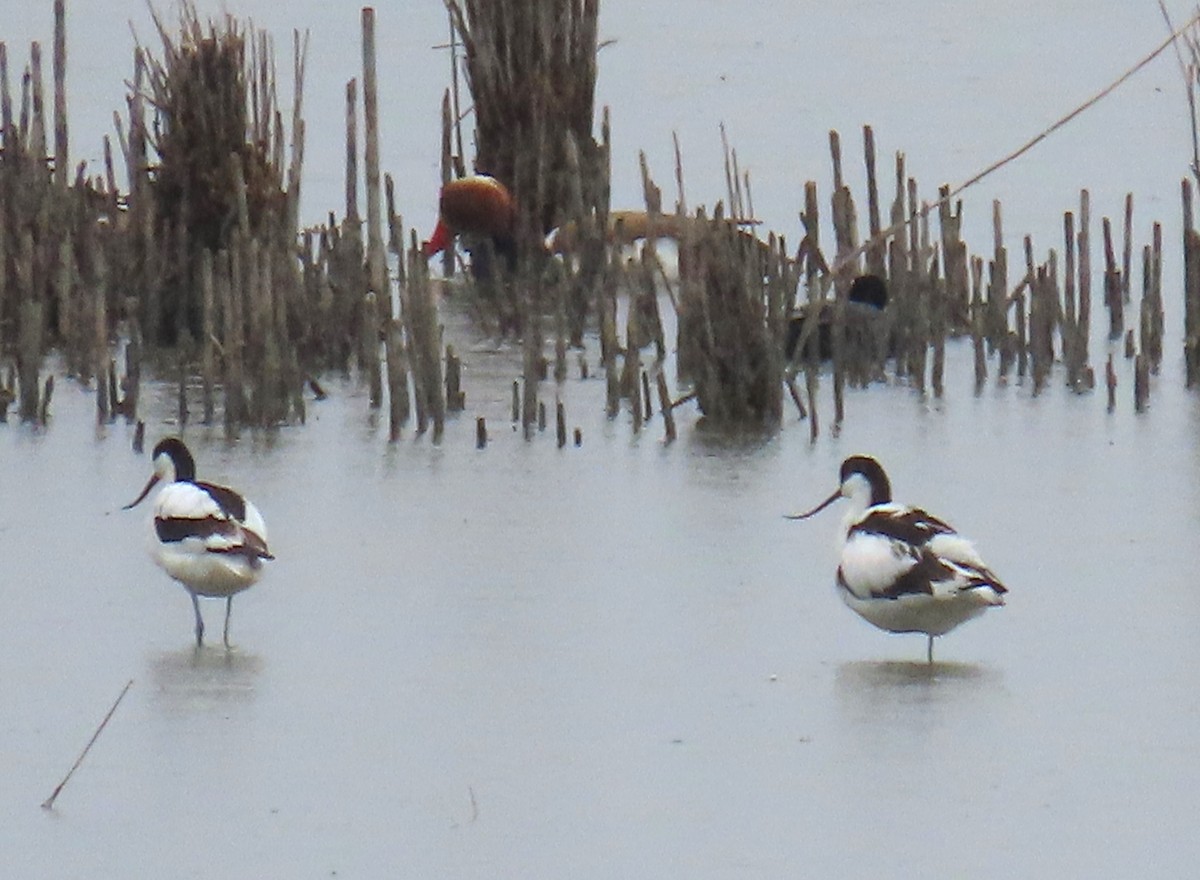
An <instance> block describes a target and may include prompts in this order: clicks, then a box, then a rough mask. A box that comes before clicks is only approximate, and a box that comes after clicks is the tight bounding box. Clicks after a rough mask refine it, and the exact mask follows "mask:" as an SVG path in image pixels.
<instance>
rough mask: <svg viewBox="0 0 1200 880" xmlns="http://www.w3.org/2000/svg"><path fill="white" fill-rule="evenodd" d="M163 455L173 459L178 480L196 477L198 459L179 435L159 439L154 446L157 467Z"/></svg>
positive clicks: (189, 479) (188, 479) (154, 458)
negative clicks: (193, 456)
mask: <svg viewBox="0 0 1200 880" xmlns="http://www.w3.org/2000/svg"><path fill="white" fill-rule="evenodd" d="M162 455H165V456H166V457H167V458H169V459H171V463H172V464H173V465H174V466H175V479H176V480H183V481H192V480H195V479H196V460H195V459H194V458H192V453H191V452H189V451H188V448H187V446H185V445H184V443H183V441H182V440H180V439H179V438H178V437H165V438H163V439H162V440H159V441H158V445H157V446H155V447H154V454H153V455H152V456H151V459H152V460H153V461H154V462H155V467H156V468H157V466H158V465H157V462H158V459H159V456H162Z"/></svg>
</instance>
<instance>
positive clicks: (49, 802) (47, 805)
mask: <svg viewBox="0 0 1200 880" xmlns="http://www.w3.org/2000/svg"><path fill="white" fill-rule="evenodd" d="M131 687H133V679H132V678H131V679H129V681H127V682H125V687H123V688H121V693H119V694H117V698H116V700H114V701H113V704H112V706H110V707H109V710H108V712H106V713H105V715H104V718H103V719H101V721H100V724H99V725H98V726H97V727H96V731H95V733H93V734H92V738H91V739H89V740H88V742H87V745H86V746H84V747H83V751H82V752H80V753H79V757H78V758H76V759H75V763H74V764H72V765H71V769H70V770H68V771H67V775H66V776H64V777H63V780H62V782H60V783H59V784H58V785H56V786H55V787H54V791H52V792H51V793H50V797H48V798H46V799H45V800H44V801H42V809H43V810H52V809H54V802H55V801H56V800H57V799H58V796H59V794H61V793H62V790H63V788H65V787H66V784H67V783H68V782H69V781H70V780H71V777H72V776H73V775H75V771H76V770H78V769H79V765H80V764H82V763H83V759H84V758H86V757H87V754H88V752H90V751H91V750H92V746H94V745H95V744H96V740H97V739H99V738H100V734H101V733H102V732H103V731H104V728H105V727H107V726H108V722H109V721H110V720H111V719H112V717H113V713H114V712H116V711H117V706H119V705H121V701H122V700H123V699H125V695H126V694H127V693H129V689H130V688H131Z"/></svg>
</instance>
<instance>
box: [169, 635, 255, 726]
mask: <svg viewBox="0 0 1200 880" xmlns="http://www.w3.org/2000/svg"><path fill="white" fill-rule="evenodd" d="M262 667H263V661H262V658H260V657H259V656H258V655H257V654H245V653H242V652H240V651H226V650H225V649H224V648H217V647H203V648H196V647H188V648H185V649H182V650H178V651H164V652H162V653H161V654H159V655H157V656H156V657H153V658H151V660H150V677H151V680H152V681H153V682H154V692H153V695H152V700H153V701H154V702H156V703H158V704H160V705H161V706H162V707H163V708H164V709H166V710H168V711H172V712H203V711H206V710H208V709H212V708H214V707H219V706H229V705H232V704H241V703H248V702H250V701H251V700H253V698H254V696H255V682H256V681H257V679H258V677H259V674H260V673H261V672H262Z"/></svg>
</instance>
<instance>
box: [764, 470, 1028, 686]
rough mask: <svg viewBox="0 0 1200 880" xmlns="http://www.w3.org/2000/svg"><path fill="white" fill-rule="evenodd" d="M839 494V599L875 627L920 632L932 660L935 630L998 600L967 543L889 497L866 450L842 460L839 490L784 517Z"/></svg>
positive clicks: (994, 584)
mask: <svg viewBox="0 0 1200 880" xmlns="http://www.w3.org/2000/svg"><path fill="white" fill-rule="evenodd" d="M839 498H846V499H848V500H849V501H850V510H849V511H847V513H846V517H845V519H844V520H843V521H842V531H841V539H842V557H841V561H840V563H839V565H838V570H837V585H838V592H839V593H841V596H842V600H843V601H844V602H845V603H846V604H847V605H849V606H850V608H851V609H852V610H854V611H855V612H857V613H858V614H859V615H860V616H861V617H862V618H864V619H865V620H867V621H868V622H869V623H872V624H874V625H875V626H877V627H879V628H880V629H884V630H887V631H888V632H895V633H907V632H920V633H925V634H926V635H927V636H928V637H929V644H928V647H927V651H926V657H927V659H928V661H929V662H930V663H932V662H933V639H934V637H935V636H940V635H945V634H946V633H948V632H950V630H952V629H954V628H955V627H956V626H958V625H959V624H960V623H963V622H964V621H967V620H970V619H971V618H972V617H976V616H978V615H980V614H982V613H983V612H984V611H986V610H987V609H988V608H991V607H992V606H994V605H1003V604H1004V594H1005V593H1006V592H1008V591H1007V590H1006V589H1005V587H1004V585H1003V584H1002V583H1000V580H999V579H998V578H997V577H996V575H995V574H993V573H992V571H991V570H990V569H989V568H988V567H987V566H986V565H985V564H984V562H983V560H982V559H980V557H979V554H978V553H977V552H976V551H975V548H974V546H972V544H971V542H970V541H968V540H967V539H966V538H963V537H962V536H961V535H959V534H958V533H957V532H956V531H954V529H953V528H951V527H950V526H948V525H947V524H946V523H944V522H942V521H941V520H940V519H938V518H937V517H934V516H930V515H929V514H928V513H926V512H925V511H923V510H921V509H919V508H916V507H907V506H905V505H903V504H897V503H896V502H894V501H892V487H891V484H890V483H889V482H888V478H887V474H886V473H884V470H883V467H881V466H880V464H879V462H877V461H876V460H875V459H873V458H870V457H869V456H865V455H852V456H851V457H850V458H847V459H846V460H845V461H843V462H842V470H841V486H839V487H838V490H837V491H836V492H834V493H833V494H832V495H830V496H829V497H828V498H827V499H825V500H824V501H823V502H821V503H820V504H818V505H817V506H816V507H814V508H813V509H812V510H810V511H808V512H807V513H801V514H798V515H794V516H789V517H787V518H788V519H807V518H808V517H810V516H812V515H813V514H815V513H817V512H819V511H821V510H824V509H825V508H826V507H828V506H829V505H831V504H833V502H835V501H837V500H838V499H839Z"/></svg>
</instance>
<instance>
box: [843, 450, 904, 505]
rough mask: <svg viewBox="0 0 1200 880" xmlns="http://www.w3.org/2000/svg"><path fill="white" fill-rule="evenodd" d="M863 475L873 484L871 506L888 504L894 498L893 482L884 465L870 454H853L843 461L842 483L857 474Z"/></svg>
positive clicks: (844, 483)
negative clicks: (890, 480) (889, 478)
mask: <svg viewBox="0 0 1200 880" xmlns="http://www.w3.org/2000/svg"><path fill="white" fill-rule="evenodd" d="M856 474H857V475H858V476H861V477H862V478H863V479H865V480H866V481H867V483H868V484H869V485H870V486H871V506H872V507H874V506H875V505H876V504H887V503H888V502H889V501H891V500H892V484H891V482H889V480H888V476H887V474H886V473H885V472H884V470H883V465H881V464H880V463H879V462H877V461H876V460H875V459H873V458H871V456H869V455H852V456H850V457H849V458H847V459H846V460H845V461H843V462H842V471H841V480H842V485H843V486H844V485H846V481H847V480H849V479H850V478H851V477H853V476H855V475H856Z"/></svg>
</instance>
